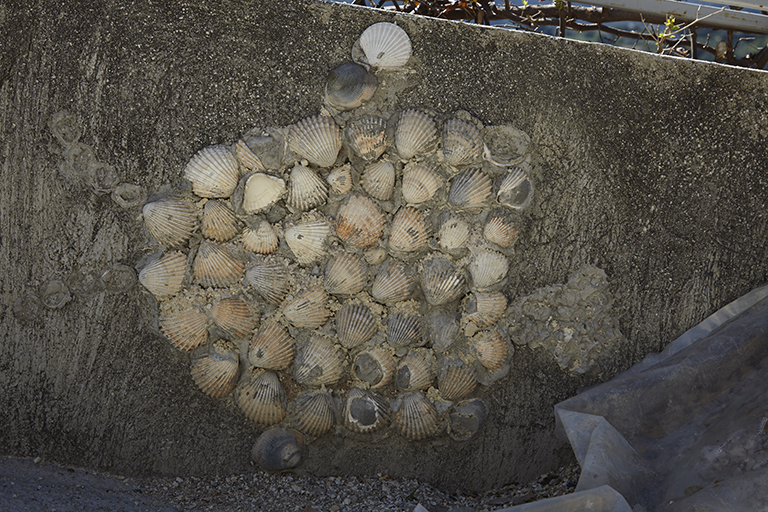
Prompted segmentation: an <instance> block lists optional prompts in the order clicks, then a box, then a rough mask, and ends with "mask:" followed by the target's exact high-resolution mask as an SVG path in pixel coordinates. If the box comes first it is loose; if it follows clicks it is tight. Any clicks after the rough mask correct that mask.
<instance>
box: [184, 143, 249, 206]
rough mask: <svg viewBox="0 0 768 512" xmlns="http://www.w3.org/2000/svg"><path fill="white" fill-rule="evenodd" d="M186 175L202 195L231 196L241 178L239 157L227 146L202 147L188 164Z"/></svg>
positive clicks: (214, 196) (199, 194) (198, 193)
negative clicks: (238, 163)
mask: <svg viewBox="0 0 768 512" xmlns="http://www.w3.org/2000/svg"><path fill="white" fill-rule="evenodd" d="M184 177H185V178H186V179H188V180H189V181H190V182H192V191H193V192H194V193H195V194H197V195H198V196H200V197H207V198H212V199H213V198H220V197H230V196H231V195H232V193H233V192H234V191H235V188H237V182H238V181H239V180H240V170H239V169H238V167H237V159H236V158H235V155H233V154H232V151H230V150H229V148H228V147H226V146H209V147H207V148H203V149H201V150H200V151H199V152H198V153H197V154H196V155H195V156H193V157H192V159H191V160H190V161H189V163H188V164H187V167H186V168H185V169H184Z"/></svg>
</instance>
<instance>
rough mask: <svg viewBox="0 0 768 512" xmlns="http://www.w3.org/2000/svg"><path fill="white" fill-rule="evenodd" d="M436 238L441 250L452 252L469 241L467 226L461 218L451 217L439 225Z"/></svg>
mask: <svg viewBox="0 0 768 512" xmlns="http://www.w3.org/2000/svg"><path fill="white" fill-rule="evenodd" d="M437 238H438V240H439V244H440V247H441V248H442V249H444V250H446V251H454V250H456V249H458V248H460V247H461V246H463V245H464V244H466V243H467V241H468V240H469V224H468V223H467V221H465V220H464V219H462V218H461V217H456V216H453V215H451V216H449V217H448V218H446V219H445V221H443V223H442V224H441V225H440V231H439V232H438V234H437Z"/></svg>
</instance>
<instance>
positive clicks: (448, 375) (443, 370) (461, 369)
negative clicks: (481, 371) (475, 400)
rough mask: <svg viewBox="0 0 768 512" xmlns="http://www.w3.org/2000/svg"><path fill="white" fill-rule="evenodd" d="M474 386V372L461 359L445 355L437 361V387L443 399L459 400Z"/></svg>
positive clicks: (475, 381) (470, 391)
mask: <svg viewBox="0 0 768 512" xmlns="http://www.w3.org/2000/svg"><path fill="white" fill-rule="evenodd" d="M476 387H477V379H476V378H475V375H474V373H473V372H472V370H471V369H470V368H469V367H468V366H467V365H466V364H464V362H463V361H462V360H461V359H458V358H447V357H446V358H443V359H442V360H441V361H440V362H439V363H438V370H437V388H438V391H440V396H442V397H443V398H444V399H445V400H450V401H456V400H461V399H462V398H464V397H466V396H467V395H469V394H470V393H472V391H474V390H475V388H476Z"/></svg>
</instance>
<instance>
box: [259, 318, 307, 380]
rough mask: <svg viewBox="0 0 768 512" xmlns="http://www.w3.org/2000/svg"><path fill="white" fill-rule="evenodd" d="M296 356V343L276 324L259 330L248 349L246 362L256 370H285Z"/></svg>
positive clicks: (266, 325) (270, 324) (269, 324)
mask: <svg viewBox="0 0 768 512" xmlns="http://www.w3.org/2000/svg"><path fill="white" fill-rule="evenodd" d="M294 355H296V343H295V342H294V340H293V338H291V336H290V335H289V334H288V331H286V330H285V328H284V327H283V326H281V325H280V324H279V323H277V322H269V323H268V324H265V325H263V326H262V327H261V329H259V332H257V333H256V335H255V336H254V337H253V339H252V340H251V344H250V346H249V348H248V361H249V362H250V363H251V364H252V365H253V366H255V367H257V368H266V369H268V370H285V369H286V368H288V366H290V364H291V361H293V356H294Z"/></svg>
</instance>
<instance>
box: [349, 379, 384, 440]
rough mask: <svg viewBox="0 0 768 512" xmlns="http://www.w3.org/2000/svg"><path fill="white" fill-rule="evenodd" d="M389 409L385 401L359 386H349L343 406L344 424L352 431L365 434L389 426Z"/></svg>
mask: <svg viewBox="0 0 768 512" xmlns="http://www.w3.org/2000/svg"><path fill="white" fill-rule="evenodd" d="M390 417H391V410H390V407H389V403H387V401H386V400H385V399H384V398H383V397H381V396H379V395H377V394H376V393H373V392H371V391H366V390H363V389H360V388H356V387H353V388H350V390H349V392H348V393H347V400H346V403H345V407H344V425H345V426H346V427H347V428H348V429H350V430H352V431H353V432H359V433H361V434H367V433H370V432H375V431H377V430H381V429H383V428H385V427H387V426H389V421H390Z"/></svg>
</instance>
